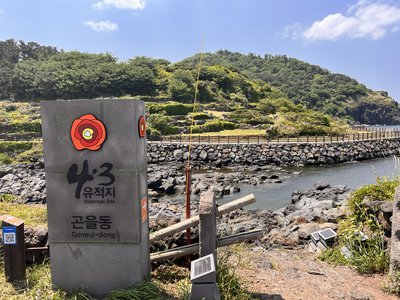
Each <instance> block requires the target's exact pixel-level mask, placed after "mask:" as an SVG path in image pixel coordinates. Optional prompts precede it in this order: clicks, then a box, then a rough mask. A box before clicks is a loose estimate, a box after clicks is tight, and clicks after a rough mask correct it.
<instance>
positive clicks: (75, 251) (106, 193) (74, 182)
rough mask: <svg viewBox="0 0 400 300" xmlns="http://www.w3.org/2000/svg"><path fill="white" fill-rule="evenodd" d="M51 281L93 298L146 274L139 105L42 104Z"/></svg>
mask: <svg viewBox="0 0 400 300" xmlns="http://www.w3.org/2000/svg"><path fill="white" fill-rule="evenodd" d="M41 114H42V131H43V139H44V158H45V172H46V190H47V208H48V225H49V243H50V262H51V275H52V281H53V284H54V285H55V286H56V287H59V288H63V289H66V290H73V289H79V288H84V289H86V290H87V291H88V292H89V293H91V294H92V295H94V296H96V297H103V296H104V295H105V294H107V293H108V292H109V291H111V290H114V289H120V288H127V287H129V286H130V285H132V284H134V283H136V282H141V281H143V280H145V279H146V278H147V277H149V275H150V254H149V237H148V227H149V225H148V207H147V203H148V202H147V155H146V137H145V132H146V123H145V119H144V115H145V110H144V103H143V102H142V101H139V100H67V101H42V102H41Z"/></svg>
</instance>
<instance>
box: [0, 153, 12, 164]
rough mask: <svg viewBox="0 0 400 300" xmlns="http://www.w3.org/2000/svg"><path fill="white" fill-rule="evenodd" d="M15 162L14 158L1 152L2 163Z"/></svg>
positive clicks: (0, 161) (0, 159) (0, 160)
mask: <svg viewBox="0 0 400 300" xmlns="http://www.w3.org/2000/svg"><path fill="white" fill-rule="evenodd" d="M12 162H13V159H12V158H11V157H9V156H8V155H7V154H5V153H0V165H9V164H11V163H12Z"/></svg>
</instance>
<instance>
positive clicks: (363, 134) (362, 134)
mask: <svg viewBox="0 0 400 300" xmlns="http://www.w3.org/2000/svg"><path fill="white" fill-rule="evenodd" d="M362 140H364V132H363V133H362Z"/></svg>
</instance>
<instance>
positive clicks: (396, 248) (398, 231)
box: [390, 187, 400, 279]
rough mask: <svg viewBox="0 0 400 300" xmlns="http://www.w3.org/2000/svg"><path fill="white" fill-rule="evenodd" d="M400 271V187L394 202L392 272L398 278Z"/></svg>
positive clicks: (391, 251)
mask: <svg viewBox="0 0 400 300" xmlns="http://www.w3.org/2000/svg"><path fill="white" fill-rule="evenodd" d="M398 272H400V187H397V188H396V192H395V195H394V202H393V216H392V239H391V249H390V274H391V276H393V278H394V279H395V278H397V274H398Z"/></svg>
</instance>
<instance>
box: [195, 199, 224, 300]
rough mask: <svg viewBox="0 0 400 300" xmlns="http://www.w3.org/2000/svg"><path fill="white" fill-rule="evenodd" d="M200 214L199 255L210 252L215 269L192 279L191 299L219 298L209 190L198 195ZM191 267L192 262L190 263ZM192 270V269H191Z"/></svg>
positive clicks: (214, 213)
mask: <svg viewBox="0 0 400 300" xmlns="http://www.w3.org/2000/svg"><path fill="white" fill-rule="evenodd" d="M199 216H200V245H199V246H200V249H199V251H200V257H204V259H206V257H205V256H207V255H210V254H212V255H213V258H214V266H215V271H213V272H209V273H207V274H205V275H204V276H202V277H200V278H197V279H195V280H193V279H192V283H193V284H192V292H191V297H190V299H191V300H200V299H209V300H219V299H221V297H220V294H219V290H218V287H217V284H216V280H217V277H216V271H217V223H216V222H217V209H216V204H215V198H214V193H213V192H211V191H208V192H204V193H202V194H201V195H200V205H199ZM192 268H193V264H192ZM192 271H193V270H192Z"/></svg>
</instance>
